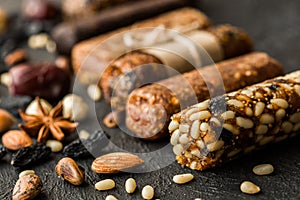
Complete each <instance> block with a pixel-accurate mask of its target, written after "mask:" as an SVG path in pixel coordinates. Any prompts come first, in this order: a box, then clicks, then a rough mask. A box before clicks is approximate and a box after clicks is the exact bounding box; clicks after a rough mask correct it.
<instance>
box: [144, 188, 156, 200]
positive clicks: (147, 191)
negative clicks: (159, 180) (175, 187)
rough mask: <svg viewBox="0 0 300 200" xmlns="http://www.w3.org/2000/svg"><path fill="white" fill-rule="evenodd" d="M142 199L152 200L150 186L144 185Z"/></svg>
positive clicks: (152, 195)
mask: <svg viewBox="0 0 300 200" xmlns="http://www.w3.org/2000/svg"><path fill="white" fill-rule="evenodd" d="M142 197H143V198H144V199H152V198H153V197H154V189H153V187H151V186H150V185H146V186H145V187H144V188H143V190H142Z"/></svg>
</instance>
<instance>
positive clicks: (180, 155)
mask: <svg viewBox="0 0 300 200" xmlns="http://www.w3.org/2000/svg"><path fill="white" fill-rule="evenodd" d="M299 102H300V71H295V72H293V73H290V74H288V75H286V76H282V77H277V78H274V79H271V80H267V81H265V82H263V83H259V84H256V85H252V86H249V87H246V88H244V89H241V90H238V91H236V92H232V93H229V94H225V95H223V96H219V97H216V98H212V99H209V100H206V101H204V102H201V103H199V104H196V105H193V106H191V107H189V108H187V109H185V110H183V111H181V112H180V113H177V114H175V115H173V116H172V121H171V123H170V124H169V131H170V133H171V135H172V136H171V144H172V145H173V151H174V153H175V154H176V159H177V161H178V163H180V164H182V165H184V166H187V167H189V168H191V169H195V170H204V169H207V168H211V167H215V166H217V165H219V164H221V163H223V162H226V161H229V160H232V159H234V158H235V157H237V156H240V155H242V154H245V153H249V152H251V151H253V150H257V149H259V148H262V147H264V146H265V145H267V144H269V143H274V142H279V141H282V140H285V139H287V138H289V137H291V136H295V135H297V134H298V133H299V130H300V104H299Z"/></svg>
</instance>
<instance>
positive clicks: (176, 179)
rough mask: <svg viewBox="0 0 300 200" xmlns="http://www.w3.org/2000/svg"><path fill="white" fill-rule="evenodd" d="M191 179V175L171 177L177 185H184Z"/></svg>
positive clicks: (192, 177)
mask: <svg viewBox="0 0 300 200" xmlns="http://www.w3.org/2000/svg"><path fill="white" fill-rule="evenodd" d="M193 179H194V176H193V174H178V175H175V176H174V177H173V181H174V182H175V183H177V184H185V183H187V182H190V181H191V180H193Z"/></svg>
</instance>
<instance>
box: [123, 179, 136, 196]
mask: <svg viewBox="0 0 300 200" xmlns="http://www.w3.org/2000/svg"><path fill="white" fill-rule="evenodd" d="M135 189H136V182H135V180H134V179H133V178H129V179H127V180H126V182H125V190H126V192H127V193H129V194H132V193H134V191H135Z"/></svg>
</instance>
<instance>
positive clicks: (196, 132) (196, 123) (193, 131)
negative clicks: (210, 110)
mask: <svg viewBox="0 0 300 200" xmlns="http://www.w3.org/2000/svg"><path fill="white" fill-rule="evenodd" d="M199 126H200V122H199V121H194V122H193V124H192V126H191V137H192V138H194V139H198V138H199V136H200V130H199Z"/></svg>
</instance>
